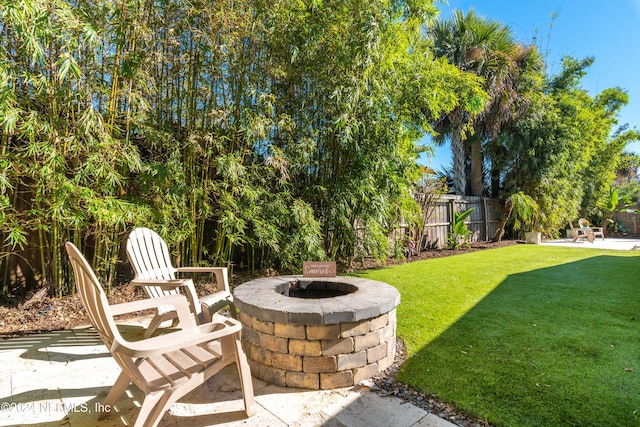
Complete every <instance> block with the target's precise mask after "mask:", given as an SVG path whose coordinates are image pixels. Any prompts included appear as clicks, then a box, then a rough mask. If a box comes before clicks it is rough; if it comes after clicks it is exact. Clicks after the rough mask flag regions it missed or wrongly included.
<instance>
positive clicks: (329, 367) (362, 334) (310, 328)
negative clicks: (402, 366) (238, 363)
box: [240, 309, 396, 389]
mask: <svg viewBox="0 0 640 427" xmlns="http://www.w3.org/2000/svg"><path fill="white" fill-rule="evenodd" d="M240 320H241V322H242V324H243V333H242V339H243V348H244V349H245V352H246V354H247V358H248V359H249V366H250V367H251V372H252V374H253V375H254V376H255V377H257V378H259V379H261V380H264V381H267V382H269V383H273V384H278V385H282V386H286V387H296V388H307V389H331V388H338V387H349V386H353V385H355V384H358V383H359V382H360V381H362V380H365V379H367V378H371V377H372V376H375V375H377V374H378V373H380V372H382V371H383V370H384V369H386V368H387V367H389V366H390V365H391V363H392V362H393V358H394V356H395V344H396V343H395V339H396V338H395V330H396V310H395V309H393V310H392V311H390V312H389V313H385V314H383V315H381V316H379V317H376V318H373V319H367V320H362V321H359V322H348V323H343V324H328V325H297V324H287V323H278V322H268V321H262V320H260V319H257V318H255V317H252V316H249V315H246V314H245V313H240Z"/></svg>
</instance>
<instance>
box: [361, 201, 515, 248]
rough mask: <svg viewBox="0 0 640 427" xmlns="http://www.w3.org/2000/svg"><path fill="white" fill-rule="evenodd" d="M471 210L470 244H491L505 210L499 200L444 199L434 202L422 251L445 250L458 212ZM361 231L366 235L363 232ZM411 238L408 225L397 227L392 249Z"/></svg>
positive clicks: (392, 239) (423, 239)
mask: <svg viewBox="0 0 640 427" xmlns="http://www.w3.org/2000/svg"><path fill="white" fill-rule="evenodd" d="M471 208H473V211H472V212H471V214H470V215H469V216H468V217H467V219H466V220H465V223H466V224H467V227H468V228H469V230H471V232H472V234H471V235H470V236H469V240H470V241H471V242H483V241H488V240H491V239H492V238H493V236H494V234H495V233H496V230H497V229H498V224H499V222H500V215H501V214H502V210H503V208H504V206H503V204H502V202H501V201H500V200H498V199H489V198H486V197H475V196H455V195H444V196H441V197H440V198H439V199H438V200H437V201H436V202H435V207H434V208H433V210H432V214H431V215H430V216H429V218H427V224H426V225H425V229H424V230H423V231H424V236H423V238H422V242H421V243H422V244H421V248H420V249H421V250H422V249H425V248H427V247H432V248H439V249H442V248H446V247H447V236H448V235H449V232H450V231H451V229H452V227H453V218H454V214H455V212H464V211H466V210H468V209H471ZM361 231H362V232H364V230H361ZM408 235H409V230H408V227H407V226H406V225H399V226H397V227H396V229H395V230H394V232H393V233H392V235H390V236H389V240H390V243H391V245H392V247H393V246H394V245H396V244H398V243H403V242H404V240H405V239H406V238H407V236H408Z"/></svg>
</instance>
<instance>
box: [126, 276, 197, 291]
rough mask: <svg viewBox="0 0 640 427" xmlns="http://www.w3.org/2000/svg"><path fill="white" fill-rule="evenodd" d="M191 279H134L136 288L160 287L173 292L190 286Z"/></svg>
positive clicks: (133, 282) (133, 283)
mask: <svg viewBox="0 0 640 427" xmlns="http://www.w3.org/2000/svg"><path fill="white" fill-rule="evenodd" d="M189 281H190V279H133V280H132V281H131V284H132V285H134V286H158V287H159V288H162V289H163V290H165V291H172V290H174V289H178V288H179V287H181V286H189V283H188V282H189Z"/></svg>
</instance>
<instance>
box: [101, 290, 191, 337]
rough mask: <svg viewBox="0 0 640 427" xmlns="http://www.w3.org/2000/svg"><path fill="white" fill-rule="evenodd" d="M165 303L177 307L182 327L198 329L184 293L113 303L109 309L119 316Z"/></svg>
mask: <svg viewBox="0 0 640 427" xmlns="http://www.w3.org/2000/svg"><path fill="white" fill-rule="evenodd" d="M163 305H170V306H173V307H174V308H175V309H176V313H177V314H178V319H179V321H180V325H181V327H182V329H184V330H193V329H196V324H195V321H194V320H193V317H191V310H190V309H189V303H188V301H187V298H186V297H185V296H184V295H165V296H162V297H156V298H147V299H143V300H138V301H131V302H124V303H121V304H113V305H110V306H109V309H110V310H111V314H113V315H114V316H117V315H119V314H125V313H134V312H136V311H142V310H147V309H151V308H158V307H160V306H163Z"/></svg>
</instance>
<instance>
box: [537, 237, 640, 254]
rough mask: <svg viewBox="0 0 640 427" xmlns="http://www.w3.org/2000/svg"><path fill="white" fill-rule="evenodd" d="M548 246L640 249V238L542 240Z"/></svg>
mask: <svg viewBox="0 0 640 427" xmlns="http://www.w3.org/2000/svg"><path fill="white" fill-rule="evenodd" d="M542 244H543V245H547V246H568V247H574V248H593V249H614V250H624V251H628V250H640V239H637V238H636V239H631V238H626V237H625V238H613V237H607V238H605V239H604V240H602V239H600V238H597V239H595V240H594V241H593V243H590V242H589V241H588V240H586V239H578V240H577V241H576V242H572V239H567V238H564V239H557V240H547V241H544V242H542Z"/></svg>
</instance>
